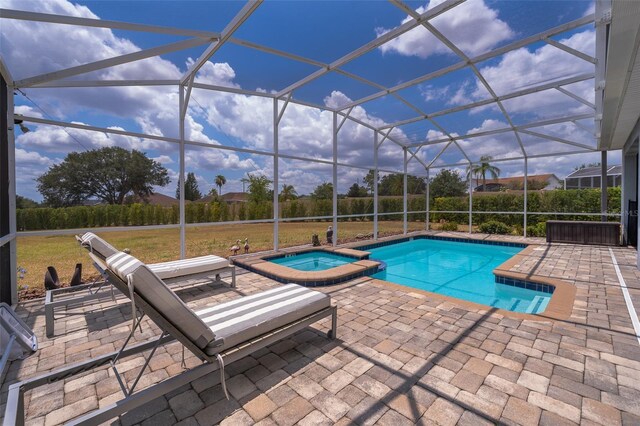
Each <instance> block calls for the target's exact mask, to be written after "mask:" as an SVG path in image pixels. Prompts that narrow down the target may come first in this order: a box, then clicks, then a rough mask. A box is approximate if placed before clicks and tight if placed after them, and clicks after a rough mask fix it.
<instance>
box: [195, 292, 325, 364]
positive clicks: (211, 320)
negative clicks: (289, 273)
mask: <svg viewBox="0 0 640 426" xmlns="http://www.w3.org/2000/svg"><path fill="white" fill-rule="evenodd" d="M330 305H331V298H330V297H329V296H327V295H326V294H324V293H320V292H319V291H315V290H310V289H308V288H306V287H302V286H299V285H297V284H287V285H284V286H281V287H277V288H274V289H271V290H267V291H264V292H261V293H258V294H253V295H251V296H245V297H241V298H240V299H236V300H232V301H230V302H226V303H222V304H219V305H215V306H211V307H209V308H205V309H202V310H200V311H196V315H198V317H200V319H202V321H204V323H205V324H207V325H208V326H209V327H210V328H211V331H213V332H214V333H215V335H216V337H217V338H218V339H220V338H221V339H223V340H224V345H223V346H222V347H220V346H213V345H211V346H210V347H208V348H207V349H206V352H207V354H208V355H213V354H215V353H217V352H220V351H221V350H223V349H226V348H230V347H233V346H235V345H237V344H239V343H242V342H244V341H247V340H249V339H252V338H254V337H257V336H260V335H262V334H264V333H267V332H270V331H273V330H275V329H276V328H278V327H281V326H283V325H286V324H288V323H290V322H293V321H296V320H297V319H300V318H303V317H305V316H307V315H310V314H313V313H315V312H318V311H320V310H322V309H324V308H328V307H329V306H330Z"/></svg>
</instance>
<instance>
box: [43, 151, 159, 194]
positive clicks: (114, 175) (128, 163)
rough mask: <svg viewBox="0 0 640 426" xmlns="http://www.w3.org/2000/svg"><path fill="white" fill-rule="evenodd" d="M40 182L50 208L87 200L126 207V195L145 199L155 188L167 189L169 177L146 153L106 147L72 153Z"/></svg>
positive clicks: (51, 168)
mask: <svg viewBox="0 0 640 426" xmlns="http://www.w3.org/2000/svg"><path fill="white" fill-rule="evenodd" d="M37 182H38V191H40V193H41V194H42V196H43V197H44V200H45V202H46V203H47V204H48V205H50V206H52V207H63V206H70V205H73V204H78V203H81V202H82V201H84V200H86V199H88V198H99V199H101V200H102V201H104V202H106V203H108V204H123V203H124V200H125V197H126V196H127V194H133V195H135V196H138V197H139V198H143V199H144V198H146V197H147V196H149V195H150V194H152V193H153V187H154V186H166V185H167V184H168V183H169V176H168V172H167V169H165V168H164V167H163V166H162V165H161V164H160V163H158V162H157V161H154V160H152V159H150V158H148V157H147V156H146V155H145V154H144V153H143V152H140V151H137V150H135V149H134V150H132V151H127V150H126V149H124V148H119V147H106V148H101V149H94V150H91V151H86V152H72V153H70V154H69V155H67V156H66V157H65V159H64V160H63V161H62V162H61V163H60V164H56V165H53V166H51V167H50V168H49V170H47V172H45V173H44V174H42V175H41V176H40V177H39V178H38V179H37Z"/></svg>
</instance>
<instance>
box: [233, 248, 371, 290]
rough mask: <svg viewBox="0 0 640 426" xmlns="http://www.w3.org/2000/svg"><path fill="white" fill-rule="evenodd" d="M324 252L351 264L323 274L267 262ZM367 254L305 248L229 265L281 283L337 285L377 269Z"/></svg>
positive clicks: (353, 250) (332, 249)
mask: <svg viewBox="0 0 640 426" xmlns="http://www.w3.org/2000/svg"><path fill="white" fill-rule="evenodd" d="M312 252H326V253H333V254H339V255H343V256H345V257H348V258H351V259H353V260H354V261H353V262H351V263H347V264H345V265H340V266H336V267H334V268H329V269H325V270H323V271H299V270H297V269H293V268H290V267H288V266H284V265H279V264H277V263H273V262H271V261H270V260H271V259H277V258H281V257H283V256H287V255H292V254H294V255H295V254H303V253H312ZM368 257H369V252H366V251H362V250H356V249H353V248H346V247H309V248H305V249H302V250H296V251H291V252H282V253H276V254H271V255H266V256H264V255H263V256H257V257H253V258H246V259H237V260H234V261H233V263H234V264H235V265H237V266H239V267H241V268H243V269H246V270H248V271H251V272H255V273H258V274H260V275H263V276H265V277H267V278H271V279H272V280H275V281H278V282H281V283H294V284H301V285H304V286H307V287H317V286H326V285H332V284H339V283H342V282H345V281H349V280H352V279H355V278H359V277H362V276H367V275H371V274H373V273H374V272H376V271H377V270H378V267H379V266H380V262H376V261H372V260H368Z"/></svg>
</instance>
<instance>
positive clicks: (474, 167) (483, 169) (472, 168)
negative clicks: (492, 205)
mask: <svg viewBox="0 0 640 426" xmlns="http://www.w3.org/2000/svg"><path fill="white" fill-rule="evenodd" d="M491 160H493V157H491V156H490V155H483V156H482V157H480V162H479V163H478V164H470V165H469V167H468V168H467V179H471V178H473V176H475V177H476V185H477V183H478V182H477V180H478V177H479V176H482V190H483V191H484V190H486V184H487V173H488V174H489V175H490V176H491V178H493V179H498V176H500V169H499V168H498V167H496V166H492V165H491V164H490V163H489V162H490V161H491Z"/></svg>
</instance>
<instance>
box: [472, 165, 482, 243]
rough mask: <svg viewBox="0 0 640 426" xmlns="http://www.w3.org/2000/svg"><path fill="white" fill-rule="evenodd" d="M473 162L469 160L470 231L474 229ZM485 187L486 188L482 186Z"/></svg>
mask: <svg viewBox="0 0 640 426" xmlns="http://www.w3.org/2000/svg"><path fill="white" fill-rule="evenodd" d="M472 166H473V163H472V162H471V161H469V233H470V234H471V232H472V231H473V176H472V175H473V173H472V172H471V167H472ZM482 189H484V188H482Z"/></svg>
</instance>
